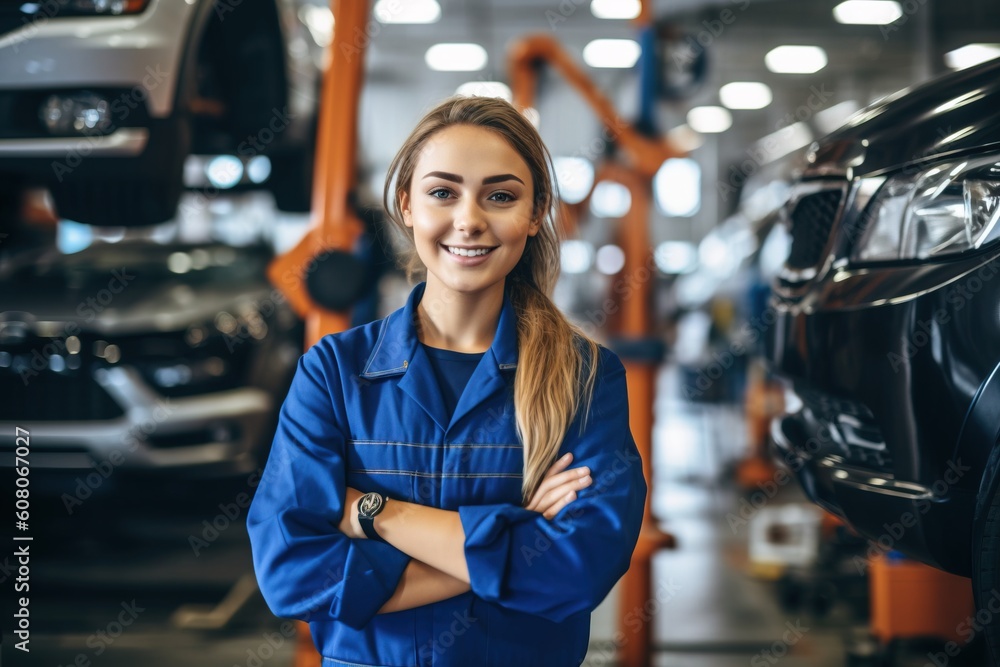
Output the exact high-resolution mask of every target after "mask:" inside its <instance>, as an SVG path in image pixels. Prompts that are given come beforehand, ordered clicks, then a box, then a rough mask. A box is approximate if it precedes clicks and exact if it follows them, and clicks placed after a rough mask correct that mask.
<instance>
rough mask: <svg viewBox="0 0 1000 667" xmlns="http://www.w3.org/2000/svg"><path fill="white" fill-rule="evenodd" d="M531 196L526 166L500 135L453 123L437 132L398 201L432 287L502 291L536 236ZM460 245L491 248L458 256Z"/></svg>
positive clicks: (420, 155) (535, 222) (423, 152)
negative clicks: (477, 253) (530, 239)
mask: <svg viewBox="0 0 1000 667" xmlns="http://www.w3.org/2000/svg"><path fill="white" fill-rule="evenodd" d="M533 199H534V184H533V182H532V179H531V172H530V171H529V169H528V165H527V163H526V162H525V161H524V159H523V158H522V157H521V156H520V155H519V154H518V153H517V151H515V150H514V149H513V148H511V146H510V145H509V144H508V143H507V142H506V141H505V140H504V139H503V138H502V137H501V136H500V135H499V134H497V133H495V132H492V131H490V130H487V129H484V128H481V127H475V126H472V125H453V126H451V127H448V128H445V129H444V130H441V131H439V132H437V133H436V134H434V135H432V136H431V137H430V139H428V140H427V141H426V142H425V144H424V147H423V149H422V151H421V152H420V154H419V155H418V157H417V161H416V163H415V165H414V170H413V178H412V180H411V182H410V188H409V191H408V192H404V193H403V194H402V196H401V198H400V208H401V210H402V213H403V221H404V222H405V223H406V226H407V227H412V228H413V238H414V241H415V242H416V246H417V254H418V255H419V256H420V259H421V260H422V261H423V263H424V265H425V266H426V267H427V282H428V287H430V286H431V283H432V282H438V283H440V284H441V286H443V287H447V288H450V289H452V290H456V291H460V292H481V291H483V290H485V289H487V288H490V287H493V286H495V285H499V286H500V288H501V289H502V288H503V282H504V279H505V278H506V277H507V274H508V273H510V271H511V269H513V268H514V266H515V265H516V264H517V262H518V260H519V259H520V258H521V255H522V253H523V252H524V246H525V244H526V243H527V240H528V237H529V236H534V235H535V234H537V233H538V229H539V227H540V223H539V222H537V221H535V220H532V205H533ZM458 248H482V249H490V250H489V252H488V253H487V254H486V255H484V256H479V257H472V256H460V255H458V254H455V252H454V250H457V249H458ZM462 252H466V253H469V252H472V251H471V250H467V251H462Z"/></svg>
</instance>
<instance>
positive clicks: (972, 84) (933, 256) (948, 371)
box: [767, 60, 1000, 647]
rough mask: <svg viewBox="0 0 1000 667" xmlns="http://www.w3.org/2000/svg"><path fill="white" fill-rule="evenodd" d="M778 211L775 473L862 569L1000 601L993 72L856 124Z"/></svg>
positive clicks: (999, 167)
mask: <svg viewBox="0 0 1000 667" xmlns="http://www.w3.org/2000/svg"><path fill="white" fill-rule="evenodd" d="M785 211H786V215H787V219H788V222H789V223H790V226H791V234H792V247H791V251H790V254H789V257H788V259H787V261H786V264H785V267H784V269H783V270H782V272H781V274H780V275H779V277H778V278H777V279H776V281H775V283H774V285H773V287H774V291H773V295H772V298H771V307H772V309H773V313H774V315H775V317H774V318H773V322H774V323H773V325H771V327H770V331H769V334H768V335H767V339H768V343H767V345H768V352H767V354H768V358H769V361H770V362H771V364H772V365H773V368H774V370H775V371H776V372H777V374H778V375H779V376H780V377H781V378H783V379H784V380H786V381H787V397H788V401H787V403H788V405H787V406H786V413H785V414H784V415H783V416H782V417H780V418H779V419H777V420H775V422H774V424H773V426H772V435H773V440H774V442H775V444H776V447H777V451H778V454H779V457H780V458H781V459H783V460H784V461H785V462H786V463H787V464H788V465H789V466H790V467H791V468H792V469H793V470H795V471H796V472H797V476H798V479H799V481H800V482H801V484H802V485H803V487H804V488H805V490H806V492H807V493H808V494H809V496H810V497H811V498H812V499H813V500H814V501H815V502H816V503H818V504H819V505H821V506H822V507H824V508H826V509H828V510H829V511H831V512H833V513H835V514H837V515H839V516H841V517H843V518H844V519H846V521H847V522H848V523H849V524H850V525H851V526H853V527H854V528H856V529H857V530H858V531H859V532H860V533H862V534H863V535H864V536H866V537H868V538H869V539H870V540H871V542H870V544H871V548H870V549H869V552H870V554H872V555H874V554H875V553H880V552H886V551H889V550H899V551H901V552H903V553H905V554H907V555H909V556H911V557H913V558H915V559H918V560H920V561H923V562H925V563H928V564H930V565H933V566H936V567H938V568H941V569H944V570H947V571H950V572H953V573H956V574H960V575H964V576H971V577H972V578H973V579H974V582H975V588H976V595H977V602H978V604H979V605H980V608H982V605H983V604H985V602H986V601H987V600H986V599H987V597H988V596H989V595H990V591H993V590H994V589H997V588H998V587H1000V575H998V568H1000V493H998V487H1000V447H998V446H997V445H998V436H1000V373H998V372H997V371H998V369H1000V243H997V240H998V239H1000V225H998V224H997V222H998V220H1000V60H994V61H991V62H988V63H984V64H982V65H979V66H976V67H973V68H970V69H966V70H962V71H959V72H955V73H951V74H948V75H945V76H943V77H940V78H938V79H935V80H933V81H931V82H929V83H927V84H924V85H921V86H919V87H914V88H912V89H907V90H904V91H901V92H900V93H897V94H895V95H892V96H890V97H889V98H886V99H884V100H881V101H879V102H877V103H876V104H874V105H873V106H871V107H869V108H868V109H865V110H863V111H861V112H859V113H858V114H856V115H855V116H853V117H852V118H851V119H850V120H849V121H848V122H847V124H846V125H845V126H844V127H842V128H840V129H839V130H837V131H836V132H834V133H833V134H832V135H830V136H828V137H826V138H824V139H823V140H821V141H820V142H819V143H818V144H817V145H815V146H814V147H813V150H812V151H811V154H810V156H809V165H808V167H807V168H806V170H805V172H804V173H803V176H802V177H801V178H800V179H799V181H798V182H797V184H796V185H795V186H794V191H793V195H792V197H791V199H790V201H789V203H788V205H787V207H786V209H785ZM769 319H770V318H769ZM992 617H993V618H992V622H991V626H990V628H989V633H990V635H991V636H989V639H990V640H991V644H993V646H994V647H997V646H1000V644H998V643H997V640H998V638H1000V617H997V615H996V614H992Z"/></svg>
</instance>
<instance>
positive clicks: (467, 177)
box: [247, 97, 646, 667]
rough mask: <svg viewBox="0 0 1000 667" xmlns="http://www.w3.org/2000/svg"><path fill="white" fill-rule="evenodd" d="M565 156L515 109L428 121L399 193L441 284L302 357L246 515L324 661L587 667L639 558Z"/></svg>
mask: <svg viewBox="0 0 1000 667" xmlns="http://www.w3.org/2000/svg"><path fill="white" fill-rule="evenodd" d="M550 162H551V160H550V158H549V155H548V152H547V150H546V149H545V147H544V145H543V144H542V141H541V138H540V137H539V136H538V133H537V132H536V130H535V129H534V127H533V126H532V125H531V124H530V123H529V122H527V121H526V120H525V118H524V117H523V116H522V115H521V114H520V113H518V112H517V110H516V109H515V108H514V107H513V106H511V105H510V104H508V103H507V102H504V101H502V100H497V99H490V98H478V97H472V98H466V97H456V98H452V99H449V100H447V101H445V102H444V103H442V104H440V105H439V106H437V107H436V108H435V109H433V110H432V111H430V112H429V113H428V114H427V115H426V116H425V117H424V118H423V120H421V121H420V123H419V124H418V125H417V127H416V129H415V130H414V131H413V133H412V134H411V135H410V137H409V138H408V139H407V141H406V143H405V144H404V145H403V147H402V148H401V149H400V151H399V153H398V155H397V156H396V158H395V159H394V160H393V162H392V165H391V166H390V169H389V174H388V176H387V178H386V191H385V204H386V209H387V211H388V212H389V215H390V217H391V218H392V220H393V222H394V223H395V224H396V225H397V226H398V227H399V229H400V230H401V231H402V232H403V234H404V235H405V237H406V238H407V239H408V240H409V241H410V242H411V244H412V249H411V252H410V254H409V257H408V258H407V260H406V261H407V277H408V278H409V279H410V280H411V282H412V280H413V277H414V276H415V275H421V276H423V277H425V280H424V282H420V283H419V284H417V285H416V286H415V287H414V288H413V290H412V291H411V293H410V295H409V298H408V300H407V302H406V305H405V306H404V307H403V308H400V309H399V310H397V311H395V312H394V313H392V314H390V315H389V316H388V317H386V318H385V319H383V320H379V321H376V322H372V323H370V324H366V325H363V326H360V327H355V328H352V329H350V330H348V331H344V332H340V333H336V334H331V335H328V336H325V337H324V338H323V339H322V340H320V341H319V342H318V343H317V344H316V345H315V346H314V347H313V348H312V349H310V350H309V351H308V352H307V353H306V354H304V355H303V356H302V358H301V360H300V361H299V367H298V371H297V373H296V375H295V379H294V381H293V383H292V387H291V389H290V390H289V393H288V397H287V399H286V400H285V403H284V405H283V406H282V410H281V418H280V421H279V424H278V429H277V433H276V435H275V439H274V445H273V447H272V450H271V454H270V457H269V459H268V463H267V466H266V468H265V472H264V474H263V476H262V479H261V482H260V485H259V486H258V489H257V493H256V496H255V498H254V501H253V504H252V506H251V508H250V511H249V516H248V520H247V526H248V529H249V533H250V540H251V543H252V546H253V558H254V567H255V570H256V573H257V578H258V581H259V582H260V588H261V591H262V593H263V595H264V598H265V600H266V601H267V603H268V605H269V606H270V608H271V610H272V611H273V612H274V613H275V614H276V615H278V616H282V617H289V618H297V619H302V620H305V621H308V622H310V624H311V629H312V633H313V637H314V639H315V641H316V645H317V648H318V649H319V652H320V653H321V654H322V655H323V656H324V663H323V664H324V665H331V666H332V665H363V666H368V665H374V666H385V667H390V666H391V667H402V666H418V665H419V666H423V665H435V666H446V665H456V666H461V667H470V666H474V665H489V666H494V665H495V666H497V667H500V666H503V667H510V666H511V665H517V666H518V667H531V666H534V665H538V666H540V667H541V666H544V667H560V666H561V665H579V664H580V663H581V662H582V661H583V659H584V656H585V654H586V652H587V645H588V642H589V634H590V612H591V611H592V610H593V609H594V608H595V607H596V606H597V605H598V603H599V602H600V601H601V600H602V599H603V598H604V597H605V596H606V595H607V593H608V591H609V590H610V589H611V587H612V586H613V585H614V583H615V582H616V581H617V580H618V579H619V578H620V577H621V575H622V574H623V573H624V572H625V571H626V570H627V569H628V566H629V560H630V557H631V554H632V550H633V549H634V547H635V544H636V540H637V538H638V534H639V527H640V524H641V521H642V513H643V506H644V502H645V497H646V484H645V481H644V480H643V475H642V463H641V461H640V459H639V456H638V452H637V451H636V447H635V442H634V441H633V439H632V435H631V432H630V431H629V425H628V399H627V394H626V386H625V369H624V367H623V366H622V364H621V362H620V361H619V359H618V357H617V356H615V355H614V354H613V353H612V352H611V351H610V350H608V349H607V348H604V347H602V346H599V345H598V344H597V343H595V342H594V341H592V340H590V339H589V338H587V337H586V336H585V335H584V334H583V332H582V331H581V330H580V329H579V328H578V327H576V326H575V325H573V324H571V323H570V322H568V321H567V320H566V318H565V317H564V316H563V315H562V314H561V313H560V312H559V310H558V309H557V308H556V307H555V306H554V305H553V303H552V301H551V300H550V298H549V296H548V295H549V294H550V293H551V290H552V288H553V286H554V283H555V281H556V278H557V276H558V272H559V241H558V238H557V231H556V226H555V223H554V220H553V212H554V210H555V206H556V201H555V198H554V193H553V185H552V174H551V171H550V168H549V164H550ZM594 359H596V360H597V363H592V360H594ZM571 462H572V463H573V464H575V467H569V466H570V463H571Z"/></svg>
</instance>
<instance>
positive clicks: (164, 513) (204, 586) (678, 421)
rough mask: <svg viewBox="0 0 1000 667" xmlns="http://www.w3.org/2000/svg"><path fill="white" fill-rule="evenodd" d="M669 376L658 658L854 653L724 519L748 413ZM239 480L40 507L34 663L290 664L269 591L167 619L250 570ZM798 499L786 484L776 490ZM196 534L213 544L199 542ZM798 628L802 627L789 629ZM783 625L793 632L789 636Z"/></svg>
mask: <svg viewBox="0 0 1000 667" xmlns="http://www.w3.org/2000/svg"><path fill="white" fill-rule="evenodd" d="M661 381H662V382H661V386H660V391H659V399H658V406H657V408H658V412H657V414H658V424H659V426H658V427H657V432H656V438H655V440H656V445H655V446H656V451H655V454H654V462H655V465H656V466H657V473H656V482H655V486H654V491H655V496H654V498H653V506H654V510H655V512H656V514H657V515H658V516H660V517H666V518H667V520H666V521H665V522H664V524H663V525H664V528H665V529H667V530H669V531H671V532H673V533H674V534H675V535H676V536H677V538H678V543H679V548H678V549H677V550H676V551H667V552H663V553H661V554H659V555H658V556H657V558H656V559H655V561H654V576H655V580H656V583H655V587H656V589H659V588H660V587H670V590H671V591H673V592H672V594H670V595H667V596H665V597H667V598H669V600H668V601H667V602H666V603H665V604H663V605H662V608H661V609H660V610H659V613H658V614H657V616H656V617H655V619H654V620H653V621H652V622H653V624H654V639H655V642H656V652H655V655H654V660H653V664H654V665H657V666H666V665H671V666H673V665H677V666H686V667H701V666H703V665H704V666H705V667H729V666H730V665H733V666H736V665H747V664H750V665H751V667H759V666H763V665H773V664H776V663H777V662H778V661H779V660H780V662H781V664H782V665H783V666H784V667H798V666H804V665H809V666H811V667H827V666H834V665H843V664H844V655H843V653H844V651H843V648H842V641H841V639H842V637H844V636H845V635H846V633H848V632H849V631H850V628H851V625H852V624H855V625H856V622H855V621H852V619H851V618H850V615H849V614H847V613H846V611H845V610H843V609H839V608H835V609H833V610H832V611H831V613H830V614H829V615H828V616H827V617H826V618H824V619H815V618H810V617H809V616H807V615H804V614H791V615H789V614H787V613H783V612H782V610H781V609H780V608H779V606H778V604H777V602H776V596H775V593H774V587H773V584H772V583H771V582H768V581H763V580H759V579H755V578H753V577H751V576H750V575H749V574H748V568H747V565H748V560H747V540H748V535H747V530H746V528H745V527H744V528H742V529H740V530H736V531H733V530H732V529H730V527H729V524H728V523H727V520H726V513H727V512H730V511H732V510H733V509H734V508H736V507H737V504H738V500H739V498H738V496H737V495H736V494H735V492H734V491H732V490H729V489H727V488H725V486H724V485H723V484H721V483H720V482H719V479H720V475H721V474H722V471H723V470H724V469H725V467H726V465H727V464H728V463H730V462H731V461H732V459H733V458H734V457H735V456H736V455H737V454H738V453H739V452H740V451H742V448H743V446H744V445H743V442H742V441H741V438H742V437H743V433H744V428H743V423H742V419H741V417H740V414H739V411H738V410H737V409H735V408H726V407H719V406H709V407H693V406H691V405H689V404H685V403H682V402H681V401H679V400H677V399H676V398H675V397H676V396H677V394H676V392H675V391H674V389H673V387H674V386H676V373H675V372H674V371H673V370H672V369H670V368H669V367H665V368H664V371H663V373H662V374H661ZM238 493H239V488H237V487H233V488H222V487H219V486H218V485H214V484H212V485H209V484H199V483H192V484H191V485H190V486H189V487H188V488H182V489H174V490H172V491H171V492H170V493H169V494H164V495H162V496H158V497H156V498H146V499H145V500H143V501H141V502H138V501H130V502H128V503H122V502H118V500H117V498H116V496H115V494H114V493H108V494H105V495H106V496H107V497H105V498H91V499H88V500H87V501H86V503H85V504H84V506H83V507H81V508H80V509H79V513H78V514H75V515H74V516H72V517H67V515H66V513H65V511H64V510H62V509H61V508H60V507H58V506H55V507H53V508H52V509H51V510H50V516H49V517H46V518H45V519H44V520H45V521H46V523H47V524H48V525H49V526H51V528H52V530H51V531H50V532H49V534H48V535H47V536H45V537H44V539H42V538H41V537H40V538H36V539H37V541H36V543H35V544H34V546H33V549H35V552H34V553H35V559H34V561H33V570H32V596H33V597H32V607H31V611H32V614H33V618H34V619H35V620H34V625H33V627H34V632H33V635H32V639H33V641H32V655H31V661H30V663H25V664H32V665H53V666H55V665H71V664H79V665H86V664H93V665H100V666H101V667H117V666H122V667H125V666H128V667H134V666H135V665H140V664H141V665H143V666H144V667H159V666H160V665H163V666H167V665H169V666H171V667H175V666H176V665H179V664H181V665H185V667H218V666H220V665H225V666H229V665H261V664H267V665H290V664H291V656H292V646H291V642H290V641H288V640H286V639H285V638H284V637H282V636H281V634H280V632H279V628H280V623H281V621H279V620H278V619H275V618H274V617H272V616H271V615H270V613H269V612H268V611H267V609H266V607H265V606H264V604H263V601H262V599H261V598H260V596H259V593H255V594H254V595H253V597H252V598H251V601H250V603H249V604H247V605H245V607H244V608H243V610H242V611H241V612H240V613H239V614H237V615H236V617H235V619H234V621H233V623H231V624H230V626H228V627H227V628H226V629H224V630H221V631H207V630H178V629H176V628H174V627H173V626H172V624H171V616H172V615H173V614H174V613H175V612H177V610H178V609H179V608H181V607H182V606H183V605H189V604H202V605H209V606H211V605H214V604H217V603H218V602H219V601H221V600H222V599H223V598H224V597H225V595H226V594H227V592H228V591H229V589H230V588H231V586H232V585H233V584H234V583H235V582H236V581H237V580H239V579H240V577H241V576H243V575H247V574H248V573H251V572H252V569H251V562H250V553H249V548H248V546H247V537H246V531H245V528H244V523H243V522H244V520H245V509H240V513H239V516H238V517H236V518H235V519H233V520H232V521H230V522H229V524H230V525H229V526H228V527H226V526H225V524H226V523H227V522H226V521H223V520H221V519H219V516H220V510H219V507H218V506H219V503H227V502H231V500H232V499H233V498H235V497H236V496H237V494H238ZM801 501H802V497H801V495H799V493H798V491H797V488H796V487H794V486H793V485H788V487H786V488H784V489H783V490H782V494H781V495H779V496H778V497H777V498H775V499H774V500H773V501H771V502H774V503H780V502H801ZM212 521H216V522H217V524H218V525H220V526H222V527H223V529H222V530H221V531H220V532H219V533H217V534H213V533H211V532H210V531H209V532H205V531H206V528H205V525H206V524H205V523H204V522H209V523H211V522H212ZM192 536H198V537H201V538H202V539H204V540H205V542H206V543H207V546H205V545H202V546H201V548H200V553H199V554H198V555H196V554H195V550H194V548H193V547H192V546H191V538H192ZM615 598H616V592H613V593H612V595H610V596H609V597H608V599H607V600H606V601H605V603H604V604H602V606H601V607H600V608H599V609H598V610H597V612H595V614H594V617H593V633H592V642H593V643H592V650H591V654H590V656H589V657H588V661H587V664H588V665H595V666H596V665H613V664H615V663H614V661H613V660H612V659H611V658H610V656H609V655H608V649H607V647H608V643H609V640H610V639H611V637H612V636H613V633H614V630H615V624H614V604H615ZM119 623H122V625H121V626H119V625H118V624H119ZM790 627H793V628H795V627H797V628H798V629H799V632H798V633H795V634H793V635H789V634H788V630H789V628H790ZM102 632H103V634H101V633H102ZM276 633H277V634H276ZM783 635H785V636H793V637H794V638H795V639H794V641H793V642H791V643H787V642H785V641H783V640H782V636H783ZM799 635H801V636H799ZM267 636H270V637H271V643H268V642H267ZM6 644H7V645H6V646H5V647H4V650H5V656H4V657H6V658H7V659H8V660H10V661H11V664H19V663H17V662H16V658H17V657H20V656H14V655H12V653H13V651H12V650H11V648H10V646H9V642H7V643H6ZM272 644H274V645H276V646H274V647H272ZM85 661H87V662H85ZM925 661H926V660H925ZM906 664H909V663H906ZM913 664H918V665H922V664H924V662H914V663H913Z"/></svg>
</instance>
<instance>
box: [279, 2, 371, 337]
mask: <svg viewBox="0 0 1000 667" xmlns="http://www.w3.org/2000/svg"><path fill="white" fill-rule="evenodd" d="M368 7H369V4H368V1H367V0H333V13H334V31H333V42H332V44H331V45H330V56H331V57H330V61H329V62H330V65H329V68H328V69H327V70H326V72H325V73H324V76H323V89H322V95H321V98H320V105H319V114H320V115H319V127H318V132H317V146H316V168H315V170H314V171H315V175H314V178H313V201H312V225H311V227H310V229H309V232H307V233H306V235H305V236H304V237H303V238H302V240H301V241H300V242H299V244H298V245H296V246H295V247H294V248H292V249H291V250H289V251H288V252H286V253H285V254H284V255H282V256H280V257H278V258H276V259H275V261H274V262H272V264H271V266H270V267H269V268H268V277H269V278H270V280H271V282H272V283H273V284H274V285H275V286H276V287H278V288H279V289H281V290H282V292H283V293H284V294H285V296H286V297H287V298H288V301H289V303H290V304H291V305H292V307H293V308H295V310H296V312H298V313H299V315H300V316H302V317H304V318H305V320H306V345H307V346H310V345H312V344H314V343H315V342H316V341H317V340H319V339H320V338H321V337H323V336H324V335H325V334H327V333H331V332H336V331H343V330H344V329H347V328H348V327H349V326H350V322H351V317H350V313H349V312H336V313H335V312H330V311H327V310H325V309H323V308H321V307H320V306H319V305H318V304H316V303H315V302H313V300H312V298H311V297H310V296H309V293H308V291H307V289H306V277H307V276H308V274H309V272H310V271H311V270H312V269H313V268H314V267H315V262H316V261H317V258H322V256H323V254H324V253H325V252H328V251H330V250H343V251H348V252H349V251H350V250H351V249H352V248H353V247H354V244H355V242H356V241H357V239H358V237H359V236H360V235H361V234H362V232H363V231H364V225H363V224H362V223H361V221H359V220H358V219H357V216H356V215H355V213H354V211H353V210H352V208H351V205H350V194H351V191H352V190H353V189H354V185H355V171H356V167H355V163H356V156H357V125H358V104H359V102H360V99H361V88H362V85H363V82H364V56H365V47H366V46H367V43H368V41H369V39H370V37H369V31H368V30H366V28H367V21H368Z"/></svg>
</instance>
